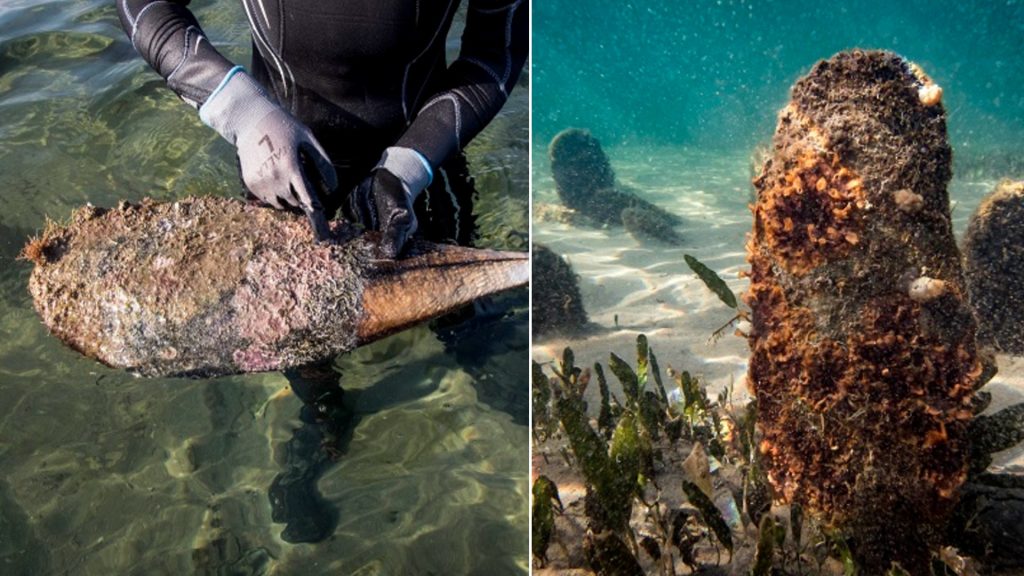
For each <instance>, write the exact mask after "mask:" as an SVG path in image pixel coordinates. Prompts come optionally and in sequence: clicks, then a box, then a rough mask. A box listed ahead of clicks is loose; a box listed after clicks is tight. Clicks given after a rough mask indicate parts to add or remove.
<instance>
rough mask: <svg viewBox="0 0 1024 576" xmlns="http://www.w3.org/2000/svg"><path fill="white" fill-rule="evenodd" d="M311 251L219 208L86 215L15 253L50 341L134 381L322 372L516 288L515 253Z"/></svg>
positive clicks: (345, 243)
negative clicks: (26, 263) (394, 256)
mask: <svg viewBox="0 0 1024 576" xmlns="http://www.w3.org/2000/svg"><path fill="white" fill-rule="evenodd" d="M332 228H333V236H334V242H333V243H330V244H327V243H317V242H315V241H314V239H313V236H312V233H311V232H310V229H309V224H308V222H307V221H305V220H304V219H303V218H301V217H300V216H298V215H296V214H291V213H288V212H281V211H277V210H273V209H269V208H262V207H258V206H254V205H250V204H244V203H242V202H241V201H236V200H228V199H223V198H194V199H187V200H182V201H179V202H174V203H158V202H155V201H150V200H146V201H143V202H142V203H141V204H138V205H136V204H128V203H122V204H121V205H120V206H118V207H117V208H116V209H110V210H107V209H102V208H96V207H93V206H86V207H84V208H80V209H78V210H76V211H75V213H74V214H73V215H72V217H71V220H70V222H69V223H68V224H67V225H66V226H58V225H53V224H51V225H49V226H48V227H47V229H46V230H45V231H44V232H43V233H42V235H41V236H40V237H39V238H35V239H33V240H32V241H30V242H29V244H28V245H27V246H26V247H25V250H24V252H23V255H24V256H25V257H26V258H28V259H30V260H32V261H33V262H35V264H36V266H35V269H34V270H33V272H32V276H31V278H30V280H29V290H30V292H31V293H32V296H33V298H34V300H35V307H36V310H37V311H38V312H39V315H40V316H42V318H43V322H44V323H45V324H46V325H47V327H49V329H50V331H51V332H52V333H53V334H54V335H56V336H57V337H58V338H60V339H61V340H63V341H64V342H65V343H67V344H68V345H69V346H71V347H72V348H74V349H76V350H78V351H80V352H82V353H83V354H85V355H87V356H90V357H92V358H96V359H97V360H99V361H101V362H103V363H104V364H107V365H110V366H114V367H120V368H126V369H128V370H131V371H133V372H137V373H139V374H142V375H146V376H213V375H222V374H232V373H240V372H259V371H266V370H281V369H284V368H288V367H292V366H299V365H302V364H306V363H308V362H311V361H315V360H321V359H324V358H329V357H331V356H332V355H334V354H337V353H339V352H343V351H347V350H350V349H352V348H354V347H356V346H359V345H361V344H365V343H368V342H371V341H373V340H377V339H379V338H382V337H384V336H386V335H388V334H391V333H393V332H397V331H399V330H401V329H403V328H407V327H409V326H412V325H414V324H416V323H419V322H423V321H425V320H428V319H430V318H433V317H436V316H439V315H441V314H444V313H446V312H449V311H452V310H453V309H455V308H457V307H459V306H462V305H464V304H466V303H468V302H470V301H472V300H473V299H475V298H479V297H481V296H484V295H487V294H492V293H495V292H499V291H502V290H505V289H509V288H513V287H516V286H523V285H525V284H526V282H527V279H528V277H529V257H528V255H527V254H525V253H514V252H496V251H490V250H476V249H471V248H462V247H456V246H439V245H433V244H428V243H425V242H413V243H411V247H410V249H409V250H408V252H409V255H408V256H407V257H405V258H402V259H400V260H390V259H380V258H378V256H377V255H378V254H380V253H381V252H380V251H379V236H378V235H377V234H376V233H364V234H360V233H359V232H357V231H356V230H355V229H354V228H352V227H351V226H349V225H347V224H345V223H344V222H334V223H332Z"/></svg>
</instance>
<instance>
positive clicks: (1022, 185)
mask: <svg viewBox="0 0 1024 576" xmlns="http://www.w3.org/2000/svg"><path fill="white" fill-rule="evenodd" d="M963 253H964V273H965V275H966V278H967V291H968V293H969V294H970V297H971V306H973V307H974V313H975V319H976V320H977V322H978V342H979V343H980V344H982V345H986V346H992V347H993V348H995V349H996V350H999V351H1000V352H1006V353H1009V354H1016V355H1018V356H1019V355H1021V354H1024V181H1018V182H1012V181H1009V180H1006V181H1003V182H1000V183H999V185H998V186H996V189H995V191H993V192H992V193H991V194H989V195H988V196H986V197H985V199H984V200H982V202H981V205H979V206H978V209H977V210H976V211H975V212H974V215H973V216H971V220H970V222H969V223H968V224H967V231H966V233H965V234H964V240H963Z"/></svg>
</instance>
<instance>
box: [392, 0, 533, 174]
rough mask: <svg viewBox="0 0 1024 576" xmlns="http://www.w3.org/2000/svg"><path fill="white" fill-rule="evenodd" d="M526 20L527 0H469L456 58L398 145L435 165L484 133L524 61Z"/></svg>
mask: <svg viewBox="0 0 1024 576" xmlns="http://www.w3.org/2000/svg"><path fill="white" fill-rule="evenodd" d="M529 21H530V16H529V2H527V0H471V1H470V3H469V10H468V13H467V14H466V27H465V30H464V31H463V34H462V46H461V49H460V51H459V57H458V59H457V60H455V62H453V63H452V65H451V66H450V67H449V68H448V70H447V71H446V74H445V78H444V82H443V84H442V89H441V90H440V91H439V92H438V93H436V94H434V95H432V96H431V97H429V98H427V100H426V103H425V104H424V105H423V106H422V107H421V108H420V109H419V112H418V113H417V115H416V117H415V118H414V119H413V121H412V123H411V124H410V126H409V128H408V129H407V130H406V132H405V134H403V135H402V137H401V138H400V139H399V140H398V142H397V145H398V146H406V147H409V148H413V149H414V150H417V151H418V152H420V153H421V154H423V155H424V156H425V157H426V158H427V160H428V161H430V163H431V164H432V165H434V166H440V165H441V164H443V163H444V161H445V160H446V159H447V158H448V157H449V156H451V154H452V153H454V152H456V151H458V150H461V149H462V148H463V147H464V146H465V145H466V144H468V143H469V141H470V140H471V139H472V138H473V137H474V136H476V135H477V133H479V132H480V131H481V130H483V128H484V126H486V125H487V123H488V122H490V121H491V119H493V118H494V116H495V115H496V114H497V113H498V111H499V110H500V109H501V107H502V105H504V104H505V100H507V99H508V93H509V91H511V90H512V87H513V86H515V83H516V80H517V79H518V78H519V73H520V71H522V69H523V64H524V63H525V62H526V55H527V51H528V49H529Z"/></svg>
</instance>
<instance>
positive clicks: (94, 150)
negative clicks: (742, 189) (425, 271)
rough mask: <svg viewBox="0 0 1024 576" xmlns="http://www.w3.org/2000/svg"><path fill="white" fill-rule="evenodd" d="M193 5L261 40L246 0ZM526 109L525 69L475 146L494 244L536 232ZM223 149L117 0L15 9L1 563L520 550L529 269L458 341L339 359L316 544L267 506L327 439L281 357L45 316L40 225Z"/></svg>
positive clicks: (212, 171) (102, 564) (458, 555)
mask: <svg viewBox="0 0 1024 576" xmlns="http://www.w3.org/2000/svg"><path fill="white" fill-rule="evenodd" d="M193 8H194V10H195V11H196V13H197V16H198V17H199V19H200V21H201V22H202V23H203V25H204V28H205V29H206V31H207V33H208V34H209V35H210V36H211V37H212V38H214V39H215V40H217V42H218V45H219V47H220V48H221V49H222V50H223V51H224V52H226V53H227V54H228V55H229V57H233V58H235V59H237V60H240V61H247V60H248V57H247V56H246V53H247V51H248V49H249V40H248V29H247V26H246V25H245V19H244V16H243V15H242V13H241V7H240V6H238V5H237V3H236V2H233V1H228V0H225V1H221V2H212V3H202V4H201V5H198V6H193ZM458 33H459V32H458V30H455V31H453V34H454V35H456V36H455V37H457V34H458ZM526 118H527V101H526V90H525V88H524V89H519V90H517V91H516V92H514V93H513V96H512V99H511V100H510V102H509V104H508V106H507V107H506V110H505V111H504V112H503V114H502V116H501V117H499V119H498V120H497V121H496V122H495V123H494V124H493V125H492V127H490V128H489V129H488V130H487V131H486V132H485V133H484V134H482V135H481V137H480V138H479V140H478V141H477V142H475V143H474V144H473V146H472V147H471V148H470V150H469V151H468V154H469V156H470V161H471V167H472V170H473V173H474V175H475V176H476V179H477V187H478V189H479V190H480V194H481V197H480V201H479V206H480V209H479V211H480V212H481V218H480V225H481V236H482V238H481V244H484V245H488V246H494V247H502V248H512V249H522V248H524V247H525V235H526V231H527V224H526V217H527V215H526V205H527V199H526V194H527V184H526V182H527V174H526V168H525V166H526V158H527V150H526V147H527V146H526V143H527V136H526V134H527V133H526V130H527V128H526ZM231 154H232V151H231V149H230V147H229V146H228V145H227V144H226V143H224V142H223V141H221V140H220V138H219V137H218V136H217V135H216V134H214V133H213V132H212V131H211V130H209V129H207V128H206V127H205V126H202V124H201V123H200V122H199V121H198V119H197V118H196V117H195V112H194V111H193V110H192V109H190V108H189V107H187V106H185V105H184V104H182V103H181V102H179V101H178V100H177V98H176V97H175V96H174V95H173V94H172V93H171V92H170V91H168V90H166V89H165V88H164V87H163V82H162V81H161V80H160V79H159V78H158V77H157V76H156V75H155V74H153V73H152V72H150V71H149V69H148V67H147V66H146V65H145V63H144V62H143V61H142V59H141V58H139V57H138V56H137V55H136V54H135V52H134V50H133V49H132V48H131V46H130V44H129V43H128V40H127V38H125V36H124V34H123V32H122V31H121V29H120V27H119V25H118V23H117V18H116V14H115V10H114V6H113V3H110V2H105V1H99V0H90V1H71V2H60V3H58V2H52V3H38V2H24V1H21V0H18V1H15V2H7V3H5V6H4V9H3V10H0V190H3V193H2V194H0V260H2V262H3V264H4V265H3V266H0V319H2V320H0V335H2V340H0V398H3V402H0V470H3V474H2V475H0V573H3V574H45V573H65V572H66V573H74V574H116V573H128V572H131V573H192V572H200V573H223V572H227V573H239V574H258V573H282V574H292V573H311V574H312V573H324V572H331V571H333V572H337V573H362V574H378V573H379V574H393V573H426V572H434V573H448V574H453V573H468V572H486V573H495V574H504V573H523V572H524V571H525V570H526V566H527V564H526V547H527V546H526V538H527V537H526V527H527V522H528V520H527V515H526V492H527V486H526V483H527V480H526V470H525V462H526V456H527V438H528V434H527V431H526V412H525V410H526V380H525V351H526V348H527V336H526V334H527V329H526V326H527V324H526V319H525V314H524V308H525V292H522V293H517V294H513V295H509V296H506V297H504V298H503V299H500V301H499V302H498V305H499V307H501V309H502V310H505V311H507V310H512V311H513V314H512V315H511V316H507V315H506V316H500V315H499V316H500V317H498V318H496V319H493V320H491V321H481V322H479V323H477V324H471V325H462V326H460V327H458V329H457V330H455V329H453V330H452V331H449V332H451V333H443V335H444V341H442V340H440V339H439V337H438V335H437V334H435V332H434V331H431V330H430V329H428V328H419V329H414V330H411V331H408V332H406V333H403V334H400V335H397V336H395V337H392V338H390V339H386V340H383V341H381V342H378V343H375V344H374V345H372V346H369V347H366V348H363V349H360V350H358V351H356V352H355V353H353V354H351V355H348V356H345V357H343V358H340V359H338V361H337V364H336V366H335V369H336V370H337V371H338V372H340V373H341V375H342V376H341V380H340V381H341V383H342V384H343V385H344V388H345V396H344V406H345V409H346V410H349V411H350V414H351V418H350V419H349V420H347V422H348V423H349V428H348V429H347V430H346V429H344V428H345V427H344V426H342V427H341V428H342V430H341V434H343V435H344V438H343V439H342V440H343V441H342V442H341V444H342V445H343V446H344V450H343V453H342V454H340V455H339V457H338V458H337V459H336V461H333V462H326V463H325V465H323V466H321V469H320V470H318V475H319V481H318V482H316V490H317V492H318V494H319V497H320V498H322V500H323V502H325V503H326V504H327V505H329V508H330V510H329V512H330V513H332V514H334V515H336V518H335V519H334V520H335V522H334V523H335V524H336V527H335V528H334V530H333V531H332V532H331V534H330V536H329V537H328V538H327V539H326V540H325V541H323V542H320V543H318V544H301V545H293V544H289V543H287V542H286V541H285V540H283V539H282V538H281V536H280V533H281V531H282V530H283V529H284V528H285V526H286V524H284V523H280V522H275V521H274V519H273V518H272V513H273V509H272V504H271V499H270V497H269V496H268V491H269V489H270V487H271V485H272V483H273V482H274V479H275V477H277V476H279V475H281V474H282V473H284V472H286V471H288V470H289V469H291V468H290V466H294V465H310V464H312V465H318V461H316V460H315V459H316V458H322V457H323V452H320V451H318V450H316V448H319V444H318V442H319V441H318V440H314V444H315V445H314V446H313V448H312V449H310V448H309V445H308V442H306V440H307V439H306V438H305V437H304V436H303V434H304V432H303V430H304V429H308V427H309V426H310V425H309V424H308V423H307V422H305V421H304V420H303V418H304V417H305V416H306V415H305V414H304V413H303V408H302V406H303V405H302V402H301V401H300V400H299V399H298V398H296V397H295V396H294V395H283V394H276V393H278V392H280V391H281V390H282V388H283V387H284V386H285V385H286V380H285V379H284V378H283V377H282V376H281V375H280V374H258V375H250V376H239V377H230V378H219V379H215V380H207V381H202V380H201V381H194V380H171V379H166V380H143V379H138V378H134V377H132V376H130V375H127V374H124V373H121V372H117V371H113V370H109V369H106V368H104V367H102V366H100V365H98V364H96V363H94V362H92V361H89V360H86V359H84V358H82V357H80V356H78V355H77V354H75V353H74V352H72V351H70V350H68V349H67V348H65V347H64V346H63V345H61V344H60V343H59V342H58V341H57V340H56V339H55V338H52V337H50V336H49V335H48V334H47V333H46V330H45V328H43V327H42V325H41V324H40V322H39V321H38V318H37V316H36V315H35V312H34V311H33V310H32V307H31V301H30V298H29V296H28V293H27V290H26V285H27V279H28V273H29V266H28V265H27V264H26V263H24V262H20V261H15V260H14V259H15V256H16V255H17V253H18V251H19V250H20V248H21V246H22V245H23V244H24V242H25V240H26V238H27V237H28V236H29V235H30V234H31V233H33V231H35V230H38V229H40V228H41V227H42V226H43V225H44V223H45V221H46V219H47V218H51V219H56V220H60V219H63V218H66V217H67V216H68V215H69V214H70V212H71V210H72V209H74V208H75V207H78V206H80V205H82V204H84V203H86V202H92V203H94V204H97V205H112V204H115V203H116V202H117V201H118V200H120V199H139V198H141V197H143V196H150V197H155V198H159V199H174V198H180V197H182V196H185V195H189V194H218V195H225V196H230V195H235V194H236V193H237V190H238V186H239V185H238V183H237V176H236V171H235V167H234V161H233V158H232V156H231ZM442 332H443V331H442ZM306 419H307V420H310V418H306ZM313 420H314V421H315V419H313ZM314 426H315V424H314ZM290 459H291V460H290ZM304 459H305V460H304Z"/></svg>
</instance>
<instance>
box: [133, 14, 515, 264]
mask: <svg viewBox="0 0 1024 576" xmlns="http://www.w3.org/2000/svg"><path fill="white" fill-rule="evenodd" d="M242 1H243V4H244V6H245V12H246V15H247V16H248V19H249V25H250V27H251V29H252V35H253V46H254V50H253V56H252V59H253V63H252V74H251V76H250V74H249V73H247V72H246V71H245V70H244V69H242V68H241V67H240V66H236V65H235V64H234V63H232V62H230V61H229V60H227V59H226V58H224V57H223V56H222V55H221V54H219V53H218V52H217V51H216V49H215V48H214V47H213V45H212V44H210V42H209V40H207V38H206V37H205V35H204V34H203V32H202V29H201V28H200V27H199V24H198V22H197V21H196V19H195V17H194V16H193V15H192V13H191V12H190V11H189V10H188V8H187V7H186V5H187V4H188V3H189V2H188V0H183V1H178V2H169V1H163V0H118V3H117V5H118V13H119V15H120V18H121V24H122V26H123V27H124V29H125V31H126V32H127V33H128V34H129V36H130V37H131V40H132V44H133V45H134V46H135V48H136V49H137V50H138V51H139V52H140V53H141V54H142V56H143V58H145V59H146V61H147V62H149V64H150V65H151V66H152V67H153V68H154V69H155V70H156V71H157V72H158V73H160V75H161V76H163V77H164V78H165V79H166V80H167V84H168V86H169V87H170V88H171V89H172V90H173V91H174V92H176V93H177V94H178V95H179V96H180V97H181V98H182V99H183V100H185V101H186V102H188V103H190V104H192V105H193V106H195V107H197V108H198V109H199V117H200V118H201V119H202V120H203V122H204V123H206V124H207V125H209V126H211V127H212V128H214V129H215V130H217V131H218V132H219V133H220V134H221V135H222V136H224V138H225V139H227V140H228V141H229V142H231V143H232V144H234V145H235V146H236V148H237V151H238V159H239V166H240V170H241V176H242V180H243V181H244V183H245V186H246V188H247V189H248V191H249V192H250V193H251V194H252V195H253V196H255V197H256V198H257V199H259V200H260V201H262V202H264V203H267V204H270V205H272V206H275V207H293V208H300V209H302V210H303V211H305V212H306V213H307V214H308V215H309V216H310V218H311V220H312V221H313V223H314V231H316V232H317V233H318V235H320V236H321V237H322V236H323V235H325V224H324V216H325V215H326V216H328V217H330V216H333V214H334V212H336V211H337V209H338V208H340V207H343V208H344V212H345V215H346V216H347V217H348V218H350V219H353V220H358V221H360V222H362V223H363V224H364V225H366V226H367V227H369V228H372V229H380V230H382V231H383V232H384V233H385V235H386V236H387V237H388V238H390V239H391V240H392V242H391V250H392V252H393V253H395V254H397V252H398V251H400V250H401V248H402V246H403V245H404V243H405V241H406V240H407V238H408V237H409V236H410V235H411V234H412V233H413V232H415V231H416V230H417V227H418V228H419V229H420V230H421V235H423V236H424V237H426V238H428V239H431V240H436V241H442V240H454V241H457V242H459V243H461V244H468V243H469V242H470V241H471V239H472V234H473V226H472V223H471V222H469V220H471V218H472V194H471V193H465V191H466V189H468V188H469V187H468V186H466V185H464V181H465V180H466V179H467V178H468V174H467V173H466V169H465V161H464V159H463V158H462V156H461V153H460V152H461V150H462V148H463V147H464V146H465V145H466V144H467V143H468V142H469V141H470V140H471V139H472V138H473V137H474V136H475V135H476V134H477V133H478V132H480V130H482V129H483V127H484V126H485V125H486V124H487V123H488V122H489V121H490V120H491V119H492V118H493V117H494V115H495V114H497V112H498V110H499V109H500V108H501V106H502V105H503V104H504V102H505V100H506V98H507V96H508V93H509V91H510V90H511V89H512V87H513V86H514V85H515V82H516V80H517V78H518V76H519V72H520V70H521V69H522V66H523V63H524V62H525V59H526V52H527V44H528V38H527V25H528V19H529V15H528V4H527V1H526V0H470V1H469V7H468V8H469V10H468V13H467V16H466V27H465V32H464V33H463V36H462V45H461V49H460V54H459V57H458V59H457V60H456V61H455V62H454V63H452V65H451V66H448V65H447V64H446V62H445V37H446V36H447V33H448V29H449V27H450V26H451V22H452V18H453V17H454V14H455V11H456V8H457V7H458V4H459V1H458V0H434V1H427V0H423V1H420V0H362V1H359V2H322V1H318V0H242ZM449 164H451V167H453V168H455V170H454V172H456V173H457V174H458V179H460V180H462V181H463V182H458V183H455V182H449V179H451V180H455V178H454V176H455V175H453V174H450V173H449V172H450V171H449V170H448V168H449ZM453 184H454V185H453ZM460 184H463V185H461V186H460ZM424 190H426V193H425V194H421V192H422V191H424ZM328 191H330V192H328ZM460 192H461V193H460ZM469 192H471V189H469ZM414 205H415V207H416V209H415V210H413V206H414Z"/></svg>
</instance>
